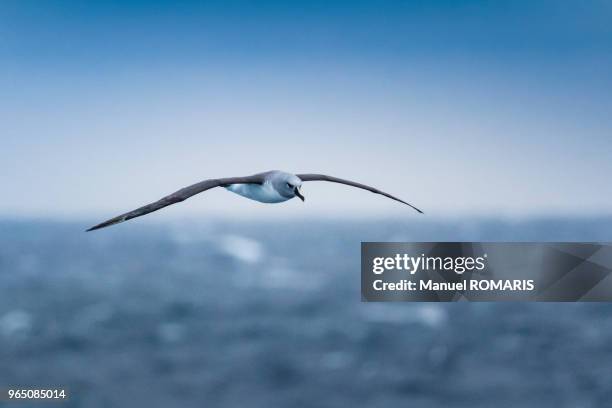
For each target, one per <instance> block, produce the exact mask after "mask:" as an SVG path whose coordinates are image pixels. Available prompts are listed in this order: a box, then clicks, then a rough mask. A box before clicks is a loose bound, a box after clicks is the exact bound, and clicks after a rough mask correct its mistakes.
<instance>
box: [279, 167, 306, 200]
mask: <svg viewBox="0 0 612 408" xmlns="http://www.w3.org/2000/svg"><path fill="white" fill-rule="evenodd" d="M271 181H272V185H273V186H274V189H275V190H276V191H278V193H279V194H280V195H282V196H283V197H286V198H287V199H290V198H293V197H299V198H300V200H302V201H304V200H305V199H304V196H303V195H302V190H301V188H302V180H300V178H299V177H298V176H296V175H295V174H290V173H285V172H282V171H278V172H275V173H274V175H273V176H272V177H271Z"/></svg>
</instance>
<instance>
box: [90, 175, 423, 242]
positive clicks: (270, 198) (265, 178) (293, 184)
mask: <svg viewBox="0 0 612 408" xmlns="http://www.w3.org/2000/svg"><path fill="white" fill-rule="evenodd" d="M304 181H329V182H332V183H340V184H346V185H348V186H351V187H357V188H361V189H363V190H367V191H371V192H372V193H375V194H381V195H383V196H385V197H388V198H390V199H392V200H395V201H399V202H400V203H403V204H406V205H407V206H410V207H412V208H413V209H415V210H416V211H418V212H419V213H421V214H422V213H423V211H421V210H419V209H418V208H416V207H415V206H413V205H412V204H409V203H407V202H405V201H403V200H400V199H399V198H397V197H394V196H392V195H391V194H387V193H385V192H384V191H381V190H378V189H376V188H374V187H370V186H366V185H365V184H361V183H356V182H354V181H349V180H343V179H341V178H337V177H333V176H326V175H324V174H291V173H286V172H284V171H279V170H272V171H267V172H264V173H258V174H254V175H252V176H246V177H226V178H218V179H209V180H204V181H200V182H199V183H196V184H193V185H191V186H188V187H185V188H182V189H180V190H178V191H176V192H174V193H172V194H170V195H168V196H166V197H164V198H161V199H159V200H157V201H155V202H154V203H151V204H147V205H145V206H142V207H140V208H137V209H135V210H133V211H130V212H127V213H125V214H121V215H118V216H116V217H114V218H111V219H110V220H108V221H104V222H103V223H100V224H98V225H95V226H93V227H91V228H89V229H88V230H87V231H93V230H97V229H100V228H104V227H108V226H111V225H115V224H119V223H121V222H123V221H127V220H131V219H132V218H136V217H140V216H141V215H145V214H148V213H151V212H153V211H157V210H159V209H162V208H164V207H167V206H169V205H172V204H176V203H180V202H181V201H185V200H186V199H188V198H189V197H191V196H194V195H196V194H199V193H202V192H204V191H206V190H210V189H211V188H215V187H225V188H226V189H228V190H229V191H231V192H233V193H236V194H239V195H241V196H243V197H246V198H249V199H251V200H255V201H259V202H262V203H281V202H283V201H287V200H291V199H292V198H293V197H298V198H299V199H300V200H302V201H304V200H305V198H304V196H303V195H302V189H301V188H302V182H304Z"/></svg>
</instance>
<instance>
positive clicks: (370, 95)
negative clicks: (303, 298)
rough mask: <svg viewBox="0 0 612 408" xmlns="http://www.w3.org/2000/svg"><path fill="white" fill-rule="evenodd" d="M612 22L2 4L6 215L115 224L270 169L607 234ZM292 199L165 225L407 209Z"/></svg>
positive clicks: (334, 195)
mask: <svg viewBox="0 0 612 408" xmlns="http://www.w3.org/2000/svg"><path fill="white" fill-rule="evenodd" d="M611 18H612V4H611V3H610V2H607V1H585V2H574V1H507V2H493V1H436V2H432V1H427V2H426V1H419V2H410V1H405V2H382V1H356V2H333V1H326V2H316V1H314V2H313V1H311V2H304V3H298V2H272V1H258V2H254V1H250V2H247V1H223V2H201V3H195V2H187V1H183V2H151V1H148V2H144V1H138V2H136V1H133V2H129V1H122V2H98V3H97V4H93V2H59V1H55V2H54V1H45V2H28V1H4V2H2V4H1V5H0V89H2V90H3V92H2V93H3V96H4V97H3V98H1V99H0V134H2V149H0V178H1V179H2V185H3V189H4V194H3V200H2V202H1V203H0V214H4V215H26V216H29V215H33V216H48V217H52V216H74V215H76V216H79V217H87V216H89V215H90V214H95V215H96V216H99V215H112V214H113V212H115V211H123V210H129V209H132V208H133V207H135V206H138V205H140V204H144V203H146V202H149V201H152V200H155V199H157V198H159V197H160V196H162V195H164V194H165V193H168V192H171V191H174V190H176V189H177V188H179V187H181V186H183V185H186V184H190V183H192V182H196V181H198V180H200V179H203V178H208V177H218V176H227V175H241V174H249V173H254V172H258V171H262V170H267V169H271V168H279V169H284V170H287V171H295V172H312V171H316V172H328V173H331V174H335V175H338V176H344V177H349V178H354V179H356V180H358V181H362V182H365V183H370V184H374V185H376V186H379V187H380V188H383V189H385V190H388V191H390V192H392V193H394V194H396V195H398V196H400V197H402V198H405V199H406V200H409V201H411V202H414V203H415V204H416V205H418V206H420V207H423V208H424V209H425V210H426V211H427V212H428V213H432V214H435V215H457V214H486V215H532V214H533V215H536V214H543V213H545V214H548V213H551V214H552V213H554V214H559V213H561V214H581V215H597V214H609V213H610V211H609V208H610V204H612V183H610V182H609V180H608V179H609V177H608V174H610V172H611V171H612V164H611V161H610V156H611V153H612V139H611V137H610V135H611V134H612V115H611V114H610V112H612V96H611V95H612V93H611V92H610V91H611V90H612V77H611V76H610V72H612V26H611V25H610V24H609V21H611ZM305 190H306V194H307V205H306V206H304V205H302V203H299V202H289V203H286V204H285V205H282V206H280V207H279V206H268V207H265V206H263V205H259V204H257V203H251V202H246V201H244V200H239V199H237V197H234V196H233V195H231V194H230V193H228V192H224V191H215V192H213V193H211V194H209V195H208V196H206V197H204V196H202V197H198V198H195V199H193V202H191V201H192V200H190V201H189V202H186V203H183V204H182V205H181V206H177V207H180V208H172V209H167V215H165V216H169V217H172V216H183V215H190V214H222V215H228V216H233V215H235V214H240V213H244V212H245V211H247V212H250V211H257V213H258V214H261V215H262V216H283V215H284V216H292V215H293V214H296V213H297V214H300V215H304V216H308V215H320V214H329V215H340V214H365V215H370V216H381V215H390V214H391V215H396V214H403V212H402V211H403V210H404V209H403V208H401V207H399V206H396V205H394V203H393V202H387V201H386V200H382V199H380V198H379V197H376V196H373V195H368V194H366V193H362V192H359V191H352V190H349V189H344V188H339V187H338V186H325V185H319V184H317V185H315V184H312V185H307V186H306V189H305ZM296 207H297V208H296ZM152 216H153V217H157V215H152Z"/></svg>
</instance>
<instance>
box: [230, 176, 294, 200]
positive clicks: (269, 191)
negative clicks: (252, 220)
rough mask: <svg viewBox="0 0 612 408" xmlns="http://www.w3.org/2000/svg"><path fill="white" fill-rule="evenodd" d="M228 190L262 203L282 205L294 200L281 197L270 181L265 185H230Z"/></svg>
mask: <svg viewBox="0 0 612 408" xmlns="http://www.w3.org/2000/svg"><path fill="white" fill-rule="evenodd" d="M226 189H228V190H229V191H231V192H232V193H236V194H238V195H241V196H243V197H246V198H250V199H251V200H255V201H259V202H261V203H269V204H271V203H282V202H283V201H287V200H289V199H291V198H293V197H289V198H287V197H283V196H282V195H280V194H279V193H278V192H277V191H276V190H275V189H274V187H273V186H272V183H270V182H268V181H266V182H264V183H263V184H230V185H229V186H227V187H226Z"/></svg>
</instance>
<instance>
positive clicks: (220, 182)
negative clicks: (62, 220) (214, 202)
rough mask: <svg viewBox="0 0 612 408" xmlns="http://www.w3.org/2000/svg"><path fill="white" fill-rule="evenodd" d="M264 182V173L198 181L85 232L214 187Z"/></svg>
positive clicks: (143, 213)
mask: <svg viewBox="0 0 612 408" xmlns="http://www.w3.org/2000/svg"><path fill="white" fill-rule="evenodd" d="M264 180H265V173H260V174H255V175H253V176H246V177H227V178H220V179H209V180H204V181H200V182H199V183H196V184H193V185H191V186H189V187H185V188H182V189H180V190H178V191H176V192H174V193H172V194H170V195H168V196H166V197H164V198H161V199H159V200H157V201H155V202H154V203H151V204H147V205H145V206H142V207H140V208H137V209H135V210H133V211H130V212H127V213H125V214H121V215H118V216H116V217H114V218H111V219H110V220H107V221H104V222H103V223H100V224H98V225H95V226H93V227H91V228H89V229H88V230H87V231H93V230H97V229H100V228H104V227H108V226H111V225H114V224H119V223H121V222H123V221H127V220H131V219H132V218H136V217H140V216H141V215H145V214H148V213H151V212H153V211H157V210H159V209H161V208H164V207H167V206H169V205H172V204H176V203H180V202H181V201H185V200H186V199H188V198H189V197H191V196H193V195H196V194H198V193H201V192H203V191H206V190H210V189H211V188H215V187H225V186H228V185H230V184H261V183H263V182H264Z"/></svg>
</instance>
